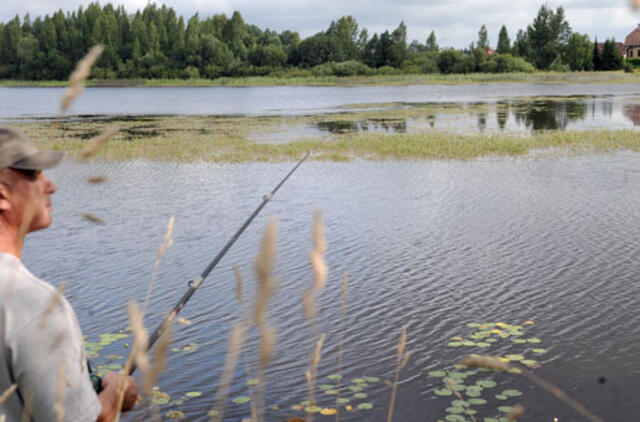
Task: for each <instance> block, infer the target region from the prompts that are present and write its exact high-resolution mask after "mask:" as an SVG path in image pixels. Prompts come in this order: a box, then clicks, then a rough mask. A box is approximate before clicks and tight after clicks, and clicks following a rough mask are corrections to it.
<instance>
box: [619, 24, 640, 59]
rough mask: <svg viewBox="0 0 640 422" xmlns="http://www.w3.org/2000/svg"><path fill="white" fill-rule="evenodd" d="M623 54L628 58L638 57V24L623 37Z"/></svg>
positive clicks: (639, 44)
mask: <svg viewBox="0 0 640 422" xmlns="http://www.w3.org/2000/svg"><path fill="white" fill-rule="evenodd" d="M623 56H624V57H627V58H630V59H635V58H639V57H640V25H638V26H637V27H636V29H634V30H633V31H631V33H630V34H629V35H627V38H625V40H624V53H623Z"/></svg>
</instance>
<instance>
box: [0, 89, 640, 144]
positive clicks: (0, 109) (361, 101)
mask: <svg viewBox="0 0 640 422" xmlns="http://www.w3.org/2000/svg"><path fill="white" fill-rule="evenodd" d="M63 95H64V88H8V87H0V97H1V98H2V99H3V101H2V104H0V123H9V124H11V123H15V122H28V121H32V120H34V119H46V120H49V119H52V118H54V117H56V116H57V115H58V114H59V113H60V110H59V109H58V107H59V102H60V99H61V98H62V97H63ZM376 104H379V106H376ZM358 105H362V106H363V107H358ZM425 105H427V106H429V105H430V106H434V107H435V108H434V109H433V110H429V109H426V110H425V112H424V114H423V115H422V114H419V115H417V116H415V115H413V116H412V117H406V118H405V117H401V118H391V119H389V118H386V117H385V111H386V110H389V109H393V108H397V107H401V108H412V107H421V106H422V107H424V106H425ZM346 106H348V107H346ZM376 109H377V110H379V111H380V116H378V117H376V118H362V119H357V118H356V119H350V120H349V121H344V120H343V119H335V120H332V119H330V118H324V119H322V120H321V121H320V122H314V123H294V124H284V125H283V126H282V127H280V128H276V129H275V130H274V129H273V128H272V129H270V130H269V131H268V132H264V131H258V132H256V133H251V134H249V137H250V139H252V140H254V141H256V142H290V141H294V140H299V139H304V138H325V139H329V138H333V137H335V136H338V135H341V134H351V133H359V132H374V133H420V132H425V131H432V130H441V131H448V132H454V133H488V134H497V133H511V134H529V133H533V132H535V131H540V130H592V129H599V130H615V129H633V128H636V127H639V126H640V84H624V85H623V84H614V85H607V84H471V85H423V86H397V87H396V86H393V87H390V86H373V87H197V88H190V87H147V88H131V87H127V88H111V87H110V88H87V89H86V90H85V92H84V93H83V94H82V95H81V96H80V97H78V99H77V100H76V101H75V103H74V104H73V105H72V107H71V109H70V110H69V112H68V113H67V114H66V115H65V116H64V117H65V118H67V119H87V120H93V119H95V118H102V117H104V116H112V115H118V116H123V117H124V118H127V116H129V117H132V116H141V115H185V114H187V115H205V116H208V115H212V116H220V115H246V116H284V117H287V116H299V115H322V114H333V115H334V116H335V113H353V112H357V111H362V110H376ZM414 114H415V113H414Z"/></svg>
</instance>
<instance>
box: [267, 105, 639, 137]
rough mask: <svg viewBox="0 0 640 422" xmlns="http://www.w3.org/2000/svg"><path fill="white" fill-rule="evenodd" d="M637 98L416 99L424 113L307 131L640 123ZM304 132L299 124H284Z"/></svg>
mask: <svg viewBox="0 0 640 422" xmlns="http://www.w3.org/2000/svg"><path fill="white" fill-rule="evenodd" d="M637 101H638V100H637V98H631V97H629V98H625V97H614V96H610V95H609V96H599V97H598V96H572V97H545V98H535V97H534V98H516V99H501V100H499V101H496V102H486V103H482V102H473V103H422V104H417V103H412V104H405V105H406V106H409V107H425V108H428V109H429V112H428V113H426V114H425V115H424V116H418V117H415V116H411V117H406V118H395V119H363V120H352V121H349V120H344V121H342V120H341V121H322V122H318V123H314V124H313V125H311V126H307V127H306V129H305V130H304V135H303V136H312V135H315V136H317V135H319V134H322V133H327V134H349V133H359V132H379V133H417V132H423V131H425V130H428V129H438V130H446V131H455V132H460V133H475V132H481V133H484V132H488V133H503V132H508V133H532V132H536V131H545V130H581V129H603V130H610V129H622V128H633V127H634V126H640V104H639V103H637ZM283 130H285V131H286V130H288V131H294V132H297V133H299V134H300V135H302V131H301V130H300V128H299V127H289V128H283ZM258 137H259V135H258Z"/></svg>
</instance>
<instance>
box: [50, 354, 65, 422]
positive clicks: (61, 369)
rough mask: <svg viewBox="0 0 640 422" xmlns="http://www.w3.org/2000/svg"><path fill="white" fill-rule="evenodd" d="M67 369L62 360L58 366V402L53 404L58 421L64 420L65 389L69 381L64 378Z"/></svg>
mask: <svg viewBox="0 0 640 422" xmlns="http://www.w3.org/2000/svg"><path fill="white" fill-rule="evenodd" d="M65 370H66V365H65V361H64V360H62V362H60V365H59V366H58V384H57V387H56V403H55V404H54V405H53V411H54V413H55V415H56V421H57V422H62V421H64V413H65V412H64V389H65V387H66V386H67V383H66V381H65V378H64V374H65Z"/></svg>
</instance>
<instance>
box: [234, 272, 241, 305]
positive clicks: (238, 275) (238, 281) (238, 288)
mask: <svg viewBox="0 0 640 422" xmlns="http://www.w3.org/2000/svg"><path fill="white" fill-rule="evenodd" d="M233 273H234V274H235V276H236V290H235V293H236V300H237V301H238V303H242V274H241V273H240V267H238V266H237V265H234V266H233Z"/></svg>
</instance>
